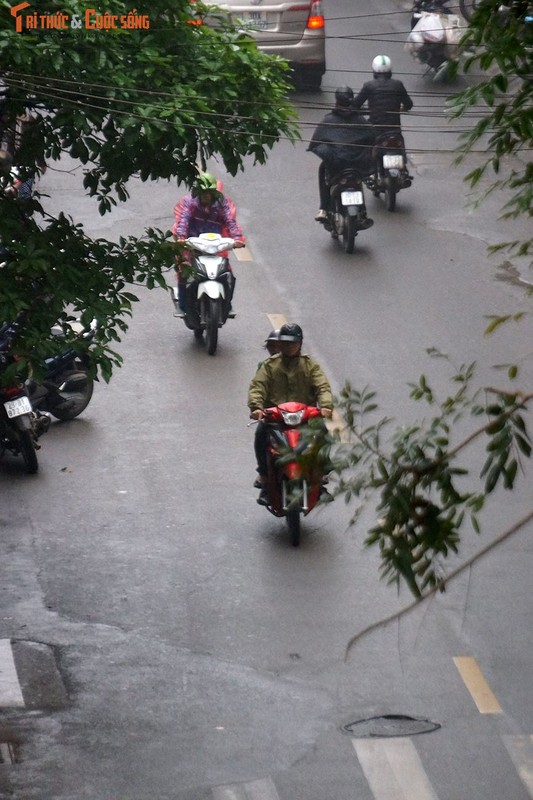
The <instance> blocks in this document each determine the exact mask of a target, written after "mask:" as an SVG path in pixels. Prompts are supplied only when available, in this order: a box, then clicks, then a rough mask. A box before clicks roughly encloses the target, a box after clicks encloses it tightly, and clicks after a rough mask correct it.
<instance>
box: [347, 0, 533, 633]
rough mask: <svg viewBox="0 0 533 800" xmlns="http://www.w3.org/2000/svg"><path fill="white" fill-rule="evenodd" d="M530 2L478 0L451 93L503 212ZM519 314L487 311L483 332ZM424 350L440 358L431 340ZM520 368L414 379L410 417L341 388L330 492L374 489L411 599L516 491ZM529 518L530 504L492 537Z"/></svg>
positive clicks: (516, 212)
mask: <svg viewBox="0 0 533 800" xmlns="http://www.w3.org/2000/svg"><path fill="white" fill-rule="evenodd" d="M529 5H530V4H529V3H528V2H521V1H519V2H512V3H510V4H509V3H508V4H507V6H508V7H509V8H508V11H507V13H505V14H504V13H503V12H502V11H501V10H500V6H501V3H500V2H499V0H482V2H481V3H480V4H479V6H478V10H477V11H476V13H475V14H474V16H473V19H472V22H471V26H470V29H469V31H468V34H467V41H466V43H467V45H468V46H469V48H470V52H471V55H470V56H469V58H468V59H467V61H466V64H465V69H466V71H467V72H469V71H470V70H472V68H473V66H477V67H479V68H480V70H481V76H482V77H481V78H480V77H479V76H478V77H477V78H476V80H475V81H474V83H473V85H472V86H470V87H469V88H467V89H466V90H464V91H462V92H461V93H459V94H457V95H455V96H454V97H453V98H450V100H449V111H450V114H451V116H452V117H456V118H458V117H461V118H463V119H465V120H466V121H467V122H468V120H469V119H470V118H471V117H472V116H473V117H474V118H475V120H476V121H475V122H474V123H473V124H472V127H471V128H470V130H469V131H468V132H466V133H465V134H463V135H462V140H461V142H460V146H459V149H458V158H457V161H458V163H460V162H462V161H463V160H464V159H465V158H466V156H468V155H469V154H470V153H471V152H472V150H473V149H474V148H475V146H476V145H478V144H479V143H483V146H484V148H485V149H486V153H487V156H486V158H485V160H484V161H483V162H482V164H481V165H480V166H476V168H475V169H473V170H471V171H470V172H469V173H468V175H467V176H466V179H465V180H466V181H467V182H468V183H469V184H470V185H471V186H479V185H480V183H481V180H482V178H484V179H488V181H489V183H488V188H487V189H486V190H485V191H486V193H490V192H493V191H496V190H499V189H502V188H505V189H507V190H508V191H509V190H510V194H511V199H510V200H509V201H508V202H507V204H506V205H505V207H504V208H503V209H502V216H503V217H504V218H516V217H524V216H525V217H531V216H532V213H533V205H532V199H533V188H532V187H533V183H532V179H533V162H532V160H531V151H532V149H533V81H532V73H533V70H532V54H533V23H531V22H526V21H525V17H526V13H527V10H528V7H529ZM476 149H477V148H476ZM485 196H486V195H485ZM532 243H533V239H531V238H527V239H525V240H523V241H510V242H504V243H501V244H499V245H496V246H492V247H491V248H489V250H490V251H499V250H503V249H505V250H507V251H508V252H509V255H510V257H511V258H512V257H516V256H526V257H528V256H529V257H531V255H532ZM530 296H531V293H530ZM523 314H524V312H523V311H519V312H516V311H512V312H511V313H506V314H501V315H496V316H494V315H493V316H492V317H491V318H490V323H489V325H488V327H487V330H486V333H487V335H488V334H490V333H492V332H494V330H496V329H497V328H498V327H499V326H500V325H502V324H503V323H505V322H508V321H509V320H515V321H516V320H519V319H520V318H521V316H523ZM428 352H430V354H431V355H432V356H434V357H440V358H445V357H444V356H443V355H442V354H441V353H439V352H438V351H437V350H435V349H432V350H430V351H428ZM518 361H519V359H518V356H517V363H518ZM518 377H519V368H518V366H517V364H510V365H507V378H508V385H504V386H502V387H496V388H495V387H486V388H477V389H476V388H475V364H463V365H460V366H459V367H457V368H454V370H453V374H452V375H451V378H450V380H451V383H452V386H453V387H454V389H453V391H451V392H450V394H449V395H447V396H445V397H442V398H439V397H437V394H436V393H435V391H434V390H433V388H432V387H431V386H430V385H429V382H428V380H427V379H426V377H425V376H423V375H422V376H421V377H420V378H419V380H418V381H417V382H416V384H412V385H411V398H412V399H413V400H416V401H418V402H424V403H425V404H427V406H428V408H429V412H430V413H429V416H427V417H424V418H423V420H422V421H420V422H417V423H414V424H411V425H406V426H401V425H398V424H397V423H394V421H393V420H391V419H387V418H385V417H382V418H378V419H377V420H376V413H377V412H378V406H377V400H376V398H377V395H376V393H375V392H374V391H373V390H372V389H370V388H368V387H366V388H364V389H362V390H358V389H356V388H354V387H352V386H351V385H350V384H349V383H347V384H346V385H345V386H344V389H343V391H342V393H341V396H340V398H339V410H340V412H341V414H342V415H343V417H344V419H345V421H346V424H347V429H346V432H345V433H346V436H347V437H348V442H347V443H346V442H343V443H341V444H339V445H338V447H337V450H338V457H339V461H338V464H337V467H338V472H339V479H338V485H337V487H336V494H340V495H343V496H344V497H345V499H346V501H347V502H348V503H351V502H353V501H354V499H356V501H357V507H356V511H355V513H354V515H353V517H352V522H354V521H355V520H356V519H358V517H359V513H360V510H361V508H362V507H363V503H364V501H365V500H368V499H370V498H374V497H375V495H376V493H377V494H378V498H379V499H378V501H377V516H378V519H377V521H376V523H375V524H374V526H373V527H372V528H371V530H370V531H369V532H368V534H367V537H366V540H365V543H366V545H367V546H369V547H372V546H374V547H378V548H379V552H380V557H381V573H382V577H384V578H385V579H386V580H387V581H389V582H390V583H393V584H395V585H397V586H398V587H399V586H400V585H402V584H406V585H407V586H408V588H409V590H410V591H411V592H412V594H413V595H414V596H415V598H417V600H419V599H421V598H423V597H424V596H427V595H428V594H431V593H433V592H435V591H439V590H444V588H445V585H446V580H447V574H446V560H447V559H448V558H449V556H450V555H452V554H456V553H457V552H458V547H459V543H460V540H461V536H462V534H463V532H464V530H465V527H466V526H467V523H468V525H469V527H468V528H466V529H468V530H471V531H477V532H479V531H480V514H481V512H482V510H483V509H484V508H485V506H486V505H487V501H488V499H489V497H490V496H491V495H493V493H494V492H495V490H496V489H498V488H500V487H503V488H504V489H507V490H512V489H513V488H514V487H515V486H516V482H517V480H518V479H519V478H520V476H521V475H522V472H523V469H524V462H525V461H526V460H527V459H529V458H530V457H531V453H532V440H531V435H530V433H529V430H528V426H527V423H528V416H527V415H528V409H529V406H530V405H531V401H532V400H533V392H532V391H531V387H530V388H529V389H527V388H522V389H518V388H517V387H516V385H515V384H516V380H517V378H518ZM481 443H482V444H483V448H481V447H480V444H481ZM483 450H484V452H483ZM468 451H472V454H477V455H481V460H480V461H479V464H478V467H477V474H476V473H473V472H472V468H471V467H468V466H467V464H468V463H470V462H469V461H468V460H467V459H466V453H467V452H468ZM472 454H471V453H470V452H469V458H472ZM532 519H533V509H531V510H530V512H528V513H526V515H525V516H524V517H523V519H522V520H520V521H519V522H515V523H514V524H513V525H512V526H511V527H510V528H509V531H508V532H507V533H504V534H503V535H501V536H500V537H498V541H503V540H504V539H505V538H506V536H507V535H508V534H509V533H510V532H512V533H514V532H516V531H517V530H519V529H520V528H521V527H523V526H524V525H526V524H528V523H529V522H531V520H532ZM486 551H487V548H485V551H482V552H486ZM469 563H471V562H469ZM357 638H359V636H357V637H354V639H353V640H351V642H350V645H349V647H351V645H352V644H353V642H355V640H356V639H357Z"/></svg>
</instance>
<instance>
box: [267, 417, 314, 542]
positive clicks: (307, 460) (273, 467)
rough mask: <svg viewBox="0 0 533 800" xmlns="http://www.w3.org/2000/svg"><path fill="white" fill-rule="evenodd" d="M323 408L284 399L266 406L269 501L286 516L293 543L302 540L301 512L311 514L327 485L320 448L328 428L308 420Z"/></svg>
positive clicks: (276, 512) (272, 508) (274, 511)
mask: <svg viewBox="0 0 533 800" xmlns="http://www.w3.org/2000/svg"><path fill="white" fill-rule="evenodd" d="M320 416H321V413H320V409H319V408H316V407H314V406H307V405H305V404H304V403H294V402H289V403H280V405H278V406H273V407H272V408H265V409H264V417H263V422H264V423H265V424H266V425H267V466H268V482H267V493H268V504H267V508H268V510H269V511H270V513H271V514H274V516H276V517H285V518H286V520H287V526H288V528H289V533H290V537H291V544H292V545H293V546H294V547H297V546H298V545H299V544H300V514H303V515H304V516H307V514H309V512H310V511H311V510H312V509H313V508H314V507H315V506H316V504H317V503H318V500H319V499H320V495H321V494H322V493H323V492H325V489H324V467H323V459H321V457H320V450H321V448H322V447H323V446H324V432H323V430H322V429H321V428H320V427H318V426H313V425H309V424H308V423H309V422H310V421H311V420H313V419H316V418H318V417H320Z"/></svg>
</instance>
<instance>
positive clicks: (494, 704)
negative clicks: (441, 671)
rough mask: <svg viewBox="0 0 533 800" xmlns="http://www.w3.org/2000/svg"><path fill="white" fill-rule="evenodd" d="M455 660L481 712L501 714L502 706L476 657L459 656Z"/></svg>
mask: <svg viewBox="0 0 533 800" xmlns="http://www.w3.org/2000/svg"><path fill="white" fill-rule="evenodd" d="M453 660H454V662H455V666H456V667H457V669H458V670H459V674H460V676H461V678H462V679H463V681H464V684H465V686H466V688H467V689H468V691H469V692H470V694H471V695H472V700H473V701H474V703H475V704H476V706H477V707H478V710H479V712H480V714H501V713H502V707H501V706H500V704H499V703H498V701H497V700H496V697H495V695H494V694H493V692H492V690H491V688H490V686H489V685H488V683H487V681H486V680H485V678H484V676H483V673H482V672H481V670H480V668H479V665H478V663H477V661H476V659H475V658H470V657H469V656H459V657H457V658H454V659H453Z"/></svg>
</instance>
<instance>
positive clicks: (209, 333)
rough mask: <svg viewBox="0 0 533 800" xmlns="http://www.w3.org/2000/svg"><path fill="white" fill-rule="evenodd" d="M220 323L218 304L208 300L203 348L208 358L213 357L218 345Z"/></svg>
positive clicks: (215, 301)
mask: <svg viewBox="0 0 533 800" xmlns="http://www.w3.org/2000/svg"><path fill="white" fill-rule="evenodd" d="M219 321H220V303H219V301H218V300H213V299H210V300H209V302H208V304H207V308H206V320H205V346H206V348H207V352H208V353H209V355H210V356H214V355H215V353H216V351H217V344H218V326H219Z"/></svg>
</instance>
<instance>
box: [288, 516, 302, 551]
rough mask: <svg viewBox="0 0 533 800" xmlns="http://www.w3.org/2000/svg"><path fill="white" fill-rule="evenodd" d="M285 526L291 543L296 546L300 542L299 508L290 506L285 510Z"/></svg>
mask: <svg viewBox="0 0 533 800" xmlns="http://www.w3.org/2000/svg"><path fill="white" fill-rule="evenodd" d="M287 527H288V528H289V534H290V537H291V544H292V546H293V547H298V545H299V544H300V509H299V508H290V509H289V510H288V511H287Z"/></svg>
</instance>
